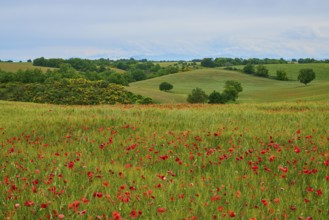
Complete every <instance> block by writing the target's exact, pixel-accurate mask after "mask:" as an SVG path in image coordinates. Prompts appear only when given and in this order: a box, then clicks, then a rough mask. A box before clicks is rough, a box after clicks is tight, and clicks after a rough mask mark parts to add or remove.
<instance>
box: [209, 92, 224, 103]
mask: <svg viewBox="0 0 329 220" xmlns="http://www.w3.org/2000/svg"><path fill="white" fill-rule="evenodd" d="M225 102H226V100H225V97H224V96H223V95H222V94H220V92H217V91H213V92H212V93H211V94H210V95H209V97H208V103H209V104H224V103H225Z"/></svg>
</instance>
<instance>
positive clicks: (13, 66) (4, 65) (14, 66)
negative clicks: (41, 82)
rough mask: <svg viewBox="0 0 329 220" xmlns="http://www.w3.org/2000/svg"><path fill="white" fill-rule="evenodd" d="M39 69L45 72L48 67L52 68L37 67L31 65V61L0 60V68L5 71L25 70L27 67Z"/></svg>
mask: <svg viewBox="0 0 329 220" xmlns="http://www.w3.org/2000/svg"><path fill="white" fill-rule="evenodd" d="M36 68H37V69H41V70H42V71H43V72H46V71H47V70H48V69H53V68H49V67H38V66H33V65H32V63H23V62H22V63H15V62H13V63H8V62H0V69H2V70H4V71H7V72H16V71H18V70H27V69H36Z"/></svg>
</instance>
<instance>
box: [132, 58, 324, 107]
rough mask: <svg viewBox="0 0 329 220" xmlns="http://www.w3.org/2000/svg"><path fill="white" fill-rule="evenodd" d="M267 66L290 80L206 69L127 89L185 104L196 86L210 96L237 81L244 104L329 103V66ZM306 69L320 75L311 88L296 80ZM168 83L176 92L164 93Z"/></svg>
mask: <svg viewBox="0 0 329 220" xmlns="http://www.w3.org/2000/svg"><path fill="white" fill-rule="evenodd" d="M266 66H267V68H268V69H269V71H270V75H271V76H275V73H276V70H278V69H282V70H285V71H286V72H287V75H288V77H289V79H290V81H278V80H274V79H270V78H261V77H256V76H252V75H247V74H244V73H241V72H238V71H228V70H224V69H222V68H212V69H210V68H204V69H198V70H193V71H189V72H182V73H176V74H172V75H166V76H162V77H158V78H153V79H149V80H145V81H139V82H134V83H131V84H130V86H129V87H127V89H128V90H129V91H131V92H134V93H136V94H141V95H143V96H148V97H151V98H152V99H154V100H155V101H156V102H159V103H185V102H186V98H187V95H188V94H189V93H190V92H191V90H192V89H194V88H196V87H200V88H202V89H203V90H205V91H206V93H207V94H210V93H211V92H212V91H213V90H216V91H222V90H223V86H224V83H225V81H227V80H235V81H238V82H240V83H241V84H242V87H243V89H244V91H243V92H242V93H241V94H240V97H239V99H238V101H239V102H242V103H245V102H256V103H260V102H277V101H298V100H313V101H318V100H328V101H329V95H328V94H329V64H282V65H266ZM241 68H242V67H241ZM302 68H312V69H313V70H314V71H315V73H316V79H315V80H314V81H312V82H311V83H310V84H309V85H308V86H304V85H303V84H301V83H300V82H299V81H297V80H296V79H297V76H298V72H299V70H300V69H302ZM164 81H167V82H169V83H171V84H173V85H174V89H173V90H172V91H170V92H162V91H160V90H159V84H160V83H161V82H164Z"/></svg>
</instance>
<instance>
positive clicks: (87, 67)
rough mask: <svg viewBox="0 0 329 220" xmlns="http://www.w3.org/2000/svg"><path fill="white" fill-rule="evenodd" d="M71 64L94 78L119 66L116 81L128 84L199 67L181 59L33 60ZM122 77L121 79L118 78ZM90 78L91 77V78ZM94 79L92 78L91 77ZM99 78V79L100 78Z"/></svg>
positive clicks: (42, 63)
mask: <svg viewBox="0 0 329 220" xmlns="http://www.w3.org/2000/svg"><path fill="white" fill-rule="evenodd" d="M64 64H65V65H66V66H68V65H69V66H70V67H72V68H73V69H75V70H76V71H79V72H81V73H83V74H82V75H87V76H88V75H92V76H93V78H95V77H96V78H97V76H98V78H101V76H100V75H104V74H105V75H109V71H111V68H112V69H114V68H117V69H120V70H123V71H124V72H123V73H120V74H121V75H123V76H122V77H119V76H118V75H115V76H113V78H116V82H115V83H118V84H122V85H128V84H129V83H131V82H135V81H140V80H145V79H150V78H154V77H159V76H163V75H168V74H173V73H177V72H180V71H188V70H192V69H196V68H197V64H196V63H194V62H184V61H180V62H177V63H175V64H174V65H168V66H164V67H163V66H160V65H159V64H158V63H155V62H152V61H148V60H146V59H143V60H135V59H133V58H131V59H119V60H110V59H104V58H101V59H96V60H89V59H80V58H70V59H61V58H50V59H46V58H44V57H40V58H36V59H35V60H33V65H34V66H40V67H52V68H60V67H61V66H63V65H64ZM118 78H120V79H118ZM89 79H90V78H89ZM90 80H92V79H90ZM98 80H99V79H98ZM104 80H105V79H104Z"/></svg>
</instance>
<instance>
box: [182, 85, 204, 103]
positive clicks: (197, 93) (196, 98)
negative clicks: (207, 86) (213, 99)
mask: <svg viewBox="0 0 329 220" xmlns="http://www.w3.org/2000/svg"><path fill="white" fill-rule="evenodd" d="M207 99H208V96H207V95H206V93H205V92H204V91H203V90H202V89H200V88H195V89H193V90H192V93H191V94H189V95H188V97H187V101H188V102H189V103H205V102H207Z"/></svg>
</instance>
